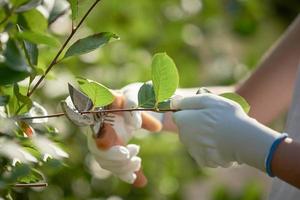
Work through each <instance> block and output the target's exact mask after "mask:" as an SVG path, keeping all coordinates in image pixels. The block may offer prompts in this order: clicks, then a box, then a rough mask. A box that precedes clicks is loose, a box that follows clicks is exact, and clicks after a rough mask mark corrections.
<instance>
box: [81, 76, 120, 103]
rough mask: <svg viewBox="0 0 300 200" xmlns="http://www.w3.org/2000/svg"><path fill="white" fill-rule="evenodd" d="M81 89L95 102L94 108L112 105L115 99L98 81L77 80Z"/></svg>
mask: <svg viewBox="0 0 300 200" xmlns="http://www.w3.org/2000/svg"><path fill="white" fill-rule="evenodd" d="M77 82H78V83H79V86H80V89H81V90H82V92H84V93H85V94H86V95H87V96H88V97H89V98H90V99H91V100H92V102H93V104H94V107H101V106H106V105H108V104H111V103H112V102H113V101H114V99H115V97H114V95H113V94H112V93H111V91H110V90H109V89H108V88H107V87H105V86H104V85H102V84H100V83H97V82H96V81H93V80H89V79H85V78H77Z"/></svg>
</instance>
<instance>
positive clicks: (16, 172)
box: [7, 164, 31, 183]
mask: <svg viewBox="0 0 300 200" xmlns="http://www.w3.org/2000/svg"><path fill="white" fill-rule="evenodd" d="M30 171H31V170H30V167H29V166H28V165H24V164H18V165H17V166H16V167H14V168H13V169H12V171H11V173H10V174H9V176H8V177H7V181H8V182H10V183H15V182H16V181H17V180H18V179H19V178H21V177H24V176H27V175H29V174H30Z"/></svg>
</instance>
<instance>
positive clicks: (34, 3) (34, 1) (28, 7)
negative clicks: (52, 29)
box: [15, 0, 42, 13]
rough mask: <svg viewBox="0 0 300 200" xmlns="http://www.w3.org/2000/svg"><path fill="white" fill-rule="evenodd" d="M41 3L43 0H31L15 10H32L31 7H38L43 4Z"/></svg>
mask: <svg viewBox="0 0 300 200" xmlns="http://www.w3.org/2000/svg"><path fill="white" fill-rule="evenodd" d="M41 3H42V0H31V1H29V2H27V3H26V4H24V5H22V6H20V7H18V8H17V9H16V11H15V12H16V13H20V12H25V11H28V10H31V9H33V8H36V7H37V6H39V5H41Z"/></svg>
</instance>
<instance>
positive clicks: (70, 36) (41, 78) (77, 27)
mask: <svg viewBox="0 0 300 200" xmlns="http://www.w3.org/2000/svg"><path fill="white" fill-rule="evenodd" d="M100 1H101V0H96V1H95V2H94V3H93V4H92V6H91V7H90V8H89V9H88V10H87V12H86V13H85V14H84V16H83V17H82V19H81V20H80V22H79V23H78V25H77V26H76V27H74V28H73V27H72V31H71V34H70V35H69V37H68V38H67V39H66V41H65V42H64V43H63V45H62V46H61V48H60V49H59V50H58V52H57V54H56V56H55V57H54V58H53V60H52V61H51V63H50V64H49V66H48V67H47V69H46V71H45V74H44V75H42V76H41V77H40V79H39V80H38V81H37V83H36V84H35V85H34V86H33V88H32V89H31V91H29V92H28V93H27V96H28V97H30V96H31V95H32V94H33V93H34V91H35V90H36V88H37V87H38V86H39V85H40V84H41V82H42V81H43V80H44V79H45V77H46V76H47V74H48V73H49V71H50V70H51V69H52V68H53V66H54V65H56V64H57V60H58V58H59V56H60V55H61V53H62V52H63V50H64V49H65V48H66V46H67V44H68V43H69V41H70V40H71V39H72V38H73V36H74V34H75V33H76V32H77V30H78V29H79V27H80V26H81V25H82V23H83V22H84V20H85V19H86V18H87V16H88V15H89V14H90V12H91V11H92V10H93V9H94V8H95V6H96V5H97V4H98V3H99V2H100Z"/></svg>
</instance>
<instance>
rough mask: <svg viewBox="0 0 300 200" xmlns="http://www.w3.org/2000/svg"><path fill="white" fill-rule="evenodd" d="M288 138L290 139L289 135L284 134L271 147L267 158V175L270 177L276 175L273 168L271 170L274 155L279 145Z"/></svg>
mask: <svg viewBox="0 0 300 200" xmlns="http://www.w3.org/2000/svg"><path fill="white" fill-rule="evenodd" d="M287 137H288V134H287V133H283V134H281V135H280V136H279V137H278V138H277V139H276V140H275V141H274V142H273V144H272V145H271V148H270V150H269V153H268V156H267V157H266V161H265V165H266V172H267V174H268V175H269V176H270V177H274V175H273V173H272V168H271V164H272V160H273V156H274V153H275V151H276V149H277V147H278V145H279V144H280V143H281V141H283V140H284V139H285V138H287Z"/></svg>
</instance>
